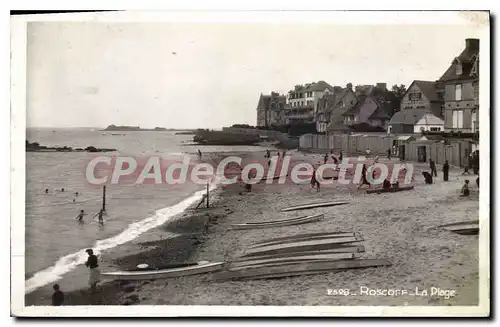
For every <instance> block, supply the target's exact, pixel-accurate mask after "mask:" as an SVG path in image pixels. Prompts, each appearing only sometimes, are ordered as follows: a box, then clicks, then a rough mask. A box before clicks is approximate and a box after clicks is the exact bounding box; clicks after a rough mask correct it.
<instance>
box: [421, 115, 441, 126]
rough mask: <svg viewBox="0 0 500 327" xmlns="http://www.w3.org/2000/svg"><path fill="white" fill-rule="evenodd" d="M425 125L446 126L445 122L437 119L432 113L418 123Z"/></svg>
mask: <svg viewBox="0 0 500 327" xmlns="http://www.w3.org/2000/svg"><path fill="white" fill-rule="evenodd" d="M421 121H422V123H423V125H444V120H442V119H441V118H439V117H436V116H435V115H434V114H432V113H426V114H425V115H424V116H423V117H422V118H420V119H419V120H418V121H417V123H419V122H421Z"/></svg>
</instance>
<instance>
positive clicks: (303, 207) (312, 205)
mask: <svg viewBox="0 0 500 327" xmlns="http://www.w3.org/2000/svg"><path fill="white" fill-rule="evenodd" d="M348 203H349V202H345V201H336V202H321V203H310V204H302V205H298V206H293V207H288V208H284V209H281V210H280V211H281V212H286V211H295V210H306V209H314V208H321V207H332V206H339V205H343V204H348Z"/></svg>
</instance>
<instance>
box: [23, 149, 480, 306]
mask: <svg viewBox="0 0 500 327" xmlns="http://www.w3.org/2000/svg"><path fill="white" fill-rule="evenodd" d="M248 155H249V156H255V155H262V153H260V154H259V153H251V154H248ZM294 159H295V160H307V161H317V160H318V158H317V156H315V155H313V156H311V155H303V154H300V153H295V154H294ZM422 167H423V165H422ZM422 167H419V166H418V165H417V169H416V171H415V176H416V178H418V179H419V180H420V179H421V177H420V178H419V177H418V176H419V173H418V169H421V168H422ZM423 168H424V169H427V167H423ZM459 173H460V171H458V170H452V172H451V174H450V181H449V182H446V183H445V182H442V180H441V174H440V176H439V177H438V178H437V179H436V181H435V184H433V185H425V184H423V182H422V181H418V182H416V183H415V190H414V191H411V192H402V193H396V194H397V197H395V196H396V195H395V194H391V193H387V194H381V195H370V194H365V192H364V191H363V192H361V191H357V190H356V187H357V185H350V186H347V187H345V188H344V187H343V186H339V185H337V184H333V185H330V186H328V185H327V186H325V187H323V186H322V189H321V192H316V191H314V190H311V189H310V186H309V185H308V184H305V185H295V184H292V183H291V182H290V181H288V180H287V182H286V183H285V185H276V184H270V185H266V184H265V183H259V184H256V185H254V187H253V190H252V192H251V193H242V192H241V191H242V187H241V185H228V186H220V195H219V198H218V200H217V201H214V200H212V199H211V202H212V205H213V206H212V208H210V209H201V210H199V211H194V212H193V211H192V210H190V209H187V210H186V211H185V212H184V213H183V214H182V215H181V216H179V217H178V218H176V219H173V220H172V221H170V222H168V223H166V224H164V225H162V226H159V227H157V228H155V229H153V230H150V231H148V232H146V233H145V234H144V239H141V238H142V236H140V237H139V238H138V239H136V240H134V241H133V242H130V243H126V244H124V245H121V246H119V247H117V248H116V253H114V254H113V253H110V254H107V253H106V258H108V257H109V258H113V259H112V260H113V262H114V265H116V266H117V267H113V269H130V268H133V267H135V266H136V265H137V264H138V263H141V262H144V261H145V260H150V261H148V263H149V262H153V261H154V260H157V261H155V262H158V264H161V263H165V262H168V263H177V262H179V263H180V262H181V261H184V262H185V261H200V260H206V261H224V262H230V261H232V260H233V259H234V258H236V257H237V256H238V255H241V254H242V253H243V252H244V250H245V248H246V247H247V246H249V245H251V244H253V243H255V242H256V241H259V240H263V239H268V238H273V237H277V236H279V237H281V236H290V235H295V234H299V233H300V234H302V233H311V232H320V231H332V232H333V231H349V230H353V231H359V232H361V233H362V234H363V236H364V239H365V241H364V242H363V244H364V245H365V246H366V253H363V254H362V258H380V259H382V258H384V259H388V260H390V261H391V263H392V266H390V267H380V268H367V269H359V270H347V271H338V272H328V273H324V274H318V275H311V276H297V277H293V278H284V279H272V280H249V281H217V282H214V281H212V276H211V275H210V274H208V275H194V276H186V277H179V278H172V279H157V280H151V281H138V282H110V283H107V284H103V287H102V289H101V290H100V292H101V296H100V297H99V299H100V300H99V301H94V303H95V304H102V305H113V304H122V305H131V304H140V305H155V304H156V305H165V304H168V305H403V304H404V303H407V304H408V305H473V304H475V303H477V301H478V294H477V292H478V291H477V285H478V284H479V283H478V269H479V265H478V242H477V240H478V237H477V236H462V235H456V234H453V233H449V232H444V231H442V230H440V229H438V228H436V227H435V226H437V225H440V224H444V223H448V222H449V223H451V222H454V221H458V220H471V218H474V215H476V217H477V212H478V201H477V193H475V191H476V190H475V189H473V190H472V192H471V193H472V194H471V197H470V198H468V199H460V198H459V197H458V194H456V192H455V190H457V189H459V188H460V183H461V182H462V179H463V178H462V177H461V176H459V175H460V174H459ZM469 178H472V176H471V177H469ZM346 198H347V199H348V201H350V202H351V203H350V204H349V205H348V206H341V207H333V208H323V209H321V208H318V209H313V210H308V211H303V212H295V213H286V214H283V213H278V212H279V209H281V208H283V207H285V206H289V205H293V204H299V203H307V202H313V201H318V202H319V201H321V200H338V199H346ZM395 199H398V200H397V201H395ZM304 213H307V214H315V213H324V214H325V219H324V220H322V221H320V222H317V223H310V224H304V225H298V226H288V227H281V228H269V229H260V230H247V231H243V232H242V231H233V230H229V229H228V226H229V225H230V224H233V223H242V222H245V221H252V220H253V221H262V220H269V219H279V218H278V217H277V216H280V215H287V216H288V217H291V216H296V215H300V214H304ZM201 230H202V231H203V232H202V233H200V231H201ZM164 233H167V234H168V233H175V234H176V235H177V234H180V235H181V236H178V237H176V238H175V239H167V240H162V239H161V238H162V235H166V234H164ZM146 234H147V235H146ZM192 234H201V235H199V236H193V235H192ZM147 238H149V239H151V238H153V239H154V238H156V240H154V241H149V242H146V243H147V244H144V242H145V241H146V239H147ZM132 243H133V244H132ZM140 244H142V247H141V245H140ZM125 245H126V246H127V247H128V249H127V250H126V252H127V253H128V254H125V255H124V254H123V252H124V250H125V247H124V246H125ZM118 253H121V254H120V255H118V256H116V257H113V255H115V254H118ZM104 257H105V256H104V255H103V258H104ZM107 260H108V259H107ZM462 285H463V286H464V287H462ZM361 286H365V287H369V288H374V289H375V288H406V289H415V287H419V288H420V289H423V288H429V289H430V287H433V286H435V287H441V288H449V289H451V288H455V289H461V290H462V292H460V291H459V292H458V296H457V297H455V298H452V299H447V300H445V299H442V298H425V297H412V298H408V297H399V298H394V297H368V296H360V295H358V296H353V297H332V296H327V294H326V290H327V289H328V288H334V287H338V288H349V289H356V288H358V289H359V287H361ZM78 292H80V293H78ZM78 292H73V293H71V294H70V295H69V296H68V298H70V300H69V301H71V303H69V302H66V304H67V305H72V304H73V305H79V304H85V303H83V302H84V296H83V295H81V294H82V291H78ZM75 293H78V294H80V295H78V294H75ZM77 300H78V301H77ZM33 304H35V303H33ZM36 304H37V305H39V303H36ZM87 304H88V303H87Z"/></svg>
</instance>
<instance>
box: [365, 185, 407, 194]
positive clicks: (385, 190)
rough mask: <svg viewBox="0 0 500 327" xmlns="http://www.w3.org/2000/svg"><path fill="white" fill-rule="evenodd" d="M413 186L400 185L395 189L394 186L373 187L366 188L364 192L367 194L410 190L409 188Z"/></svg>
mask: <svg viewBox="0 0 500 327" xmlns="http://www.w3.org/2000/svg"><path fill="white" fill-rule="evenodd" d="M413 188H414V187H413V186H400V187H398V189H397V190H395V189H394V188H392V187H390V188H375V189H371V190H370V189H368V190H366V193H367V194H373V193H377V194H379V193H394V192H401V191H410V190H413Z"/></svg>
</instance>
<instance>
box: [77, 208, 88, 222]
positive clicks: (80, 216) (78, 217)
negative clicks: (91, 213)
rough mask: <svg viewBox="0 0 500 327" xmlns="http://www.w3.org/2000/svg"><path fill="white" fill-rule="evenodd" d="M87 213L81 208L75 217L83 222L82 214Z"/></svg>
mask: <svg viewBox="0 0 500 327" xmlns="http://www.w3.org/2000/svg"><path fill="white" fill-rule="evenodd" d="M86 215H87V214H86V213H85V212H84V211H83V209H82V210H80V213H79V214H78V216H76V219H77V220H78V222H79V223H83V216H86Z"/></svg>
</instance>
